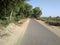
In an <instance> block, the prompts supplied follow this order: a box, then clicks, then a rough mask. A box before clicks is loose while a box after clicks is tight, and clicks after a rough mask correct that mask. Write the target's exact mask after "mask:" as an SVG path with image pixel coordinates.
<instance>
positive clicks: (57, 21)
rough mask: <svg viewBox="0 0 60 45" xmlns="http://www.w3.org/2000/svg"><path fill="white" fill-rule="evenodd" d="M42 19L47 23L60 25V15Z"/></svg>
mask: <svg viewBox="0 0 60 45" xmlns="http://www.w3.org/2000/svg"><path fill="white" fill-rule="evenodd" d="M43 19H44V20H45V22H46V23H47V24H49V25H54V26H60V17H58V18H56V17H51V18H49V17H48V18H47V17H45V18H43Z"/></svg>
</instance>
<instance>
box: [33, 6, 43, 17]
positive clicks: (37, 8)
mask: <svg viewBox="0 0 60 45" xmlns="http://www.w3.org/2000/svg"><path fill="white" fill-rule="evenodd" d="M41 14H42V11H41V10H40V8H39V7H35V8H34V9H33V15H32V16H33V17H34V18H39V17H40V15H41Z"/></svg>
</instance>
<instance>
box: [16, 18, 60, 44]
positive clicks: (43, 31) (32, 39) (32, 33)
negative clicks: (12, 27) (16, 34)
mask: <svg viewBox="0 0 60 45" xmlns="http://www.w3.org/2000/svg"><path fill="white" fill-rule="evenodd" d="M16 45H60V37H58V36H57V35H55V34H54V33H53V32H51V31H50V30H49V29H47V28H46V27H44V26H43V25H41V24H40V23H39V22H37V21H35V20H33V19H31V20H30V22H29V25H28V27H27V30H26V32H25V34H24V36H23V38H22V39H21V41H20V39H19V40H18V42H17V44H16Z"/></svg>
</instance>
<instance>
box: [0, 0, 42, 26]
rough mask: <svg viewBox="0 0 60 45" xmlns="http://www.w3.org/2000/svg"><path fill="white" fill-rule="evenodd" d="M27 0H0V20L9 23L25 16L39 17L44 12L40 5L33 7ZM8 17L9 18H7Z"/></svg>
mask: <svg viewBox="0 0 60 45" xmlns="http://www.w3.org/2000/svg"><path fill="white" fill-rule="evenodd" d="M26 1H27V0H0V20H2V22H1V24H3V25H7V24H9V22H12V20H14V21H19V20H21V19H24V18H28V17H29V18H30V17H31V16H32V15H33V17H35V18H37V17H39V16H40V15H41V14H42V12H41V10H40V8H39V7H36V8H34V9H32V5H30V4H28V3H27V2H26ZM7 17H8V18H9V19H7Z"/></svg>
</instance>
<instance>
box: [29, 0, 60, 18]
mask: <svg viewBox="0 0 60 45" xmlns="http://www.w3.org/2000/svg"><path fill="white" fill-rule="evenodd" d="M28 3H29V4H31V5H32V6H33V8H34V7H40V9H41V10H42V12H43V14H42V16H45V17H48V16H52V17H56V16H60V0H30V1H28Z"/></svg>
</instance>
